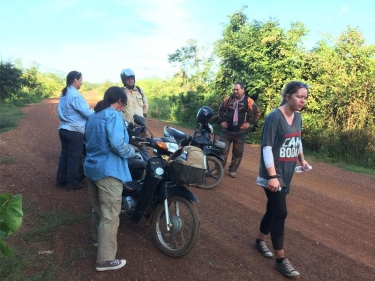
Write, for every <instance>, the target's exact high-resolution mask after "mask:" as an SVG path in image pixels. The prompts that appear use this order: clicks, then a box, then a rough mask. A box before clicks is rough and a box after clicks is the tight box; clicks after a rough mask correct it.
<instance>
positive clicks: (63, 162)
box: [56, 129, 68, 185]
mask: <svg viewBox="0 0 375 281" xmlns="http://www.w3.org/2000/svg"><path fill="white" fill-rule="evenodd" d="M66 132H67V131H66V130H64V129H60V130H59V137H60V141H61V153H60V158H59V163H58V167H57V175H56V182H57V184H61V185H64V184H66V182H67V178H66V174H67V165H68V141H67V139H66Z"/></svg>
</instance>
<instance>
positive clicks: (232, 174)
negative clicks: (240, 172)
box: [229, 172, 237, 178]
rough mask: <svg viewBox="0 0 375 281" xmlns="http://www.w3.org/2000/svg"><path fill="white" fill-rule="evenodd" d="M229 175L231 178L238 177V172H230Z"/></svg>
mask: <svg viewBox="0 0 375 281" xmlns="http://www.w3.org/2000/svg"><path fill="white" fill-rule="evenodd" d="M229 176H230V177H231V178H236V177H237V173H236V172H229Z"/></svg>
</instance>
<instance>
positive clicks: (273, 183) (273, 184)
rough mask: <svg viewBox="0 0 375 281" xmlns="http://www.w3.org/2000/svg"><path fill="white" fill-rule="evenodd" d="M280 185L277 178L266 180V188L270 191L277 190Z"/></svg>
mask: <svg viewBox="0 0 375 281" xmlns="http://www.w3.org/2000/svg"><path fill="white" fill-rule="evenodd" d="M279 187H280V182H279V180H278V179H277V178H275V179H269V180H268V186H267V188H268V190H269V191H271V192H278V191H279Z"/></svg>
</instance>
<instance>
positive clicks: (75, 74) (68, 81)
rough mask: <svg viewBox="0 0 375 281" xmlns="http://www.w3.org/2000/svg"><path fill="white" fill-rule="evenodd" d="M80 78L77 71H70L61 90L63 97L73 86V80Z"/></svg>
mask: <svg viewBox="0 0 375 281" xmlns="http://www.w3.org/2000/svg"><path fill="white" fill-rule="evenodd" d="M81 77H82V73H81V72H79V71H75V70H73V71H70V72H69V73H68V75H67V76H66V86H65V88H64V89H62V95H63V96H65V95H66V92H67V91H68V87H69V86H70V85H72V84H73V82H74V80H75V79H80V78H81Z"/></svg>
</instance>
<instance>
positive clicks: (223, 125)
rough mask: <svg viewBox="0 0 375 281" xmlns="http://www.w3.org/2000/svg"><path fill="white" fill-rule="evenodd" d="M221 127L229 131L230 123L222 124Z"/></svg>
mask: <svg viewBox="0 0 375 281" xmlns="http://www.w3.org/2000/svg"><path fill="white" fill-rule="evenodd" d="M220 125H221V127H222V128H224V129H227V128H228V123H227V122H226V121H224V122H221V124H220Z"/></svg>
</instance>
